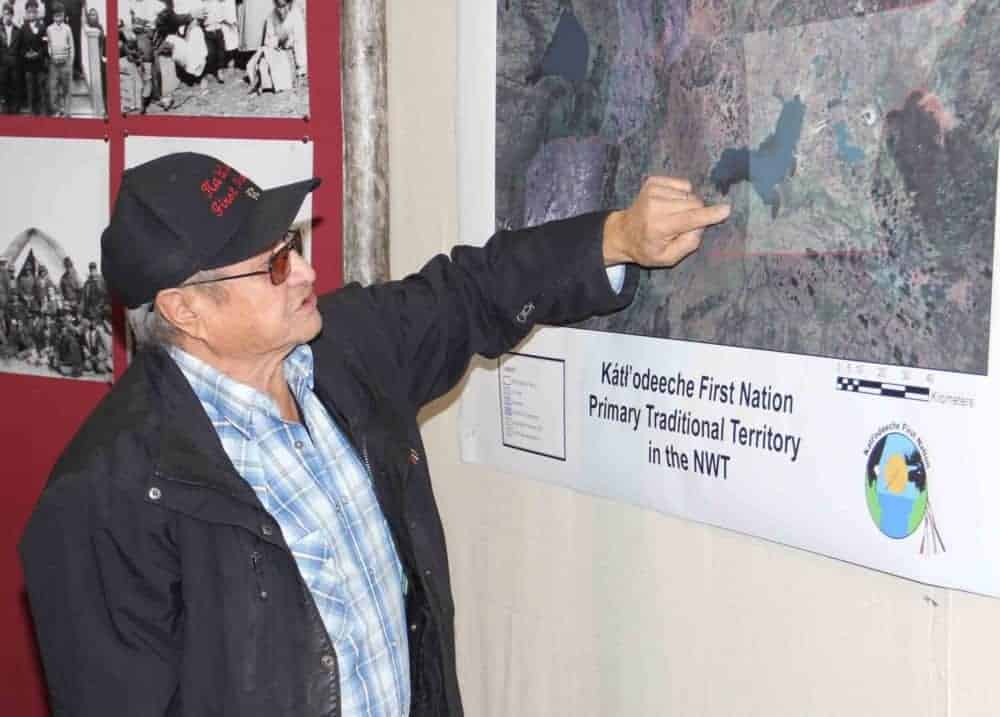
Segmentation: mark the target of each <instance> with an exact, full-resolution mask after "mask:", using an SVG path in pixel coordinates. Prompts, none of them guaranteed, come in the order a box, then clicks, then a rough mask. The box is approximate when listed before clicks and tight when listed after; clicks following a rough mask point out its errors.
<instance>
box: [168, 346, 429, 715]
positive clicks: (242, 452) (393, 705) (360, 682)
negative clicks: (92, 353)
mask: <svg viewBox="0 0 1000 717" xmlns="http://www.w3.org/2000/svg"><path fill="white" fill-rule="evenodd" d="M170 355H171V356H172V357H173V359H174V361H176V362H177V365H178V366H179V367H180V369H181V371H182V372H183V373H184V375H185V376H186V377H187V379H188V381H189V382H190V384H191V388H192V389H194V392H195V394H196V395H197V396H198V398H199V400H200V401H201V404H202V406H204V408H205V412H206V413H207V414H208V417H209V419H210V420H211V421H212V425H213V426H214V427H215V430H216V431H217V432H218V434H219V438H220V439H221V440H222V446H223V448H224V449H225V451H226V453H227V455H228V456H229V458H230V460H232V462H233V465H234V466H235V467H236V470H237V471H238V472H239V474H240V475H241V476H243V479H244V480H246V481H247V483H249V484H250V486H251V487H252V488H253V489H254V491H256V493H257V497H258V498H259V499H260V502H261V503H262V504H263V505H264V508H265V509H267V511H268V512H269V513H270V514H271V515H272V516H273V517H274V519H275V520H276V521H277V523H278V525H279V526H280V527H281V531H282V533H283V534H284V537H285V541H286V542H287V543H288V547H289V548H291V550H292V555H294V556H295V562H296V563H297V564H298V567H299V571H300V572H301V573H302V577H303V578H304V579H305V582H306V585H308V586H309V590H310V591H311V592H312V595H313V598H314V599H315V601H316V605H317V607H318V608H319V612H320V615H321V616H322V617H323V623H324V625H325V626H326V629H327V632H328V633H329V634H330V639H331V640H332V641H333V644H334V647H335V648H336V651H337V659H338V663H339V667H340V687H341V693H342V697H341V700H342V701H341V705H342V710H343V714H344V715H345V717H354V716H355V715H359V716H360V715H365V716H366V717H400V716H403V717H405V715H407V714H408V713H409V708H410V668H409V664H410V663H409V654H408V645H407V638H406V608H405V605H404V598H403V593H404V592H405V589H406V586H405V576H404V574H403V568H402V565H401V564H400V561H399V556H398V555H397V553H396V548H395V545H394V543H393V541H392V536H391V535H390V533H389V526H388V525H387V523H386V520H385V516H384V515H383V513H382V510H381V508H380V507H379V505H378V501H377V499H376V497H375V492H374V489H373V487H372V483H371V478H370V476H369V474H368V471H367V470H366V469H365V467H364V465H363V464H362V463H361V461H360V460H359V459H358V455H357V453H356V451H355V450H354V448H353V447H352V446H351V445H350V443H349V442H348V441H347V439H346V438H345V437H344V435H343V434H342V433H341V431H340V430H339V429H338V428H337V425H336V424H335V423H334V422H333V420H332V419H331V418H330V416H329V414H328V413H327V412H326V409H324V408H323V405H322V404H321V403H320V401H319V399H318V398H317V397H316V395H315V394H314V393H313V390H312V389H313V355H312V349H310V348H309V347H308V346H304V345H303V346H299V347H298V348H296V349H295V350H294V351H292V352H291V353H290V354H289V355H288V357H287V358H286V359H285V362H284V370H285V379H286V380H287V381H288V386H289V387H290V388H291V390H292V393H293V394H294V395H295V398H296V400H297V401H298V403H299V407H300V410H301V413H302V419H303V421H304V422H305V426H303V425H302V424H299V423H291V422H289V421H285V420H284V419H283V418H282V417H281V414H280V412H279V411H278V406H277V404H276V403H275V402H274V401H273V400H272V399H271V398H270V397H269V396H267V395H265V394H263V393H261V392H260V391H257V390H256V389H254V388H251V387H250V386H246V385H244V384H241V383H238V382H237V381H234V380H233V379H231V378H229V377H227V376H225V375H224V374H222V373H221V372H219V371H217V370H216V369H214V368H212V367H211V366H209V365H208V364H206V363H204V362H203V361H200V360H199V359H196V358H195V357H193V356H191V355H190V354H188V353H185V352H184V351H182V350H180V349H178V348H176V347H174V348H172V349H171V350H170ZM306 427H308V430H306Z"/></svg>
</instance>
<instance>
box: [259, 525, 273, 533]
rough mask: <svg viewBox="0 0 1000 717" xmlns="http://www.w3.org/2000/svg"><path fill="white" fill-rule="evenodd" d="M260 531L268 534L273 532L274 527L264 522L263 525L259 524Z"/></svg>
mask: <svg viewBox="0 0 1000 717" xmlns="http://www.w3.org/2000/svg"><path fill="white" fill-rule="evenodd" d="M260 532H261V533H262V534H263V535H268V536H269V535H271V534H272V533H274V529H273V528H272V527H271V526H270V525H268V524H267V523H265V524H264V525H262V526H260Z"/></svg>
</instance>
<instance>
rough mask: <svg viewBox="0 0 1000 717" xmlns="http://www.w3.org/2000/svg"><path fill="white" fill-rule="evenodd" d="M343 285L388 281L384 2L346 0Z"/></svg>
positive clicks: (343, 31) (343, 20) (343, 34)
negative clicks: (353, 282) (352, 282)
mask: <svg viewBox="0 0 1000 717" xmlns="http://www.w3.org/2000/svg"><path fill="white" fill-rule="evenodd" d="M341 79H342V90H341V100H342V107H343V117H344V167H343V170H344V223H343V236H344V283H347V282H350V281H358V282H361V283H362V284H369V283H372V282H375V281H384V280H386V279H388V278H389V137H388V135H389V131H388V117H387V114H386V111H387V105H388V102H387V93H388V89H387V86H386V27H385V0H342V6H341Z"/></svg>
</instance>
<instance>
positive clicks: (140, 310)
mask: <svg viewBox="0 0 1000 717" xmlns="http://www.w3.org/2000/svg"><path fill="white" fill-rule="evenodd" d="M217 276H218V272H217V271H216V270H209V271H199V272H198V273H197V274H195V275H194V276H192V277H190V278H189V279H187V280H186V281H209V280H211V279H215V278H217ZM185 283H186V282H185ZM181 286H183V284H182V285H181ZM191 288H193V289H194V290H195V291H203V292H205V293H206V294H208V295H209V296H210V297H211V298H212V299H213V300H215V302H216V303H221V302H222V301H223V300H224V299H225V298H226V289H225V287H224V286H221V285H219V284H202V285H199V286H193V287H191ZM126 319H127V320H128V325H129V328H130V329H131V330H132V336H133V337H135V344H136V348H142V347H144V346H172V345H173V344H175V343H177V339H178V338H179V337H180V333H181V332H180V330H179V329H178V328H177V327H176V326H174V325H173V324H172V323H170V322H169V321H168V320H167V318H166V317H165V316H164V315H163V314H161V313H160V312H159V310H158V309H157V308H156V299H153V301H150V302H148V303H145V304H143V305H141V306H138V307H136V308H134V309H129V310H128V311H127V312H126Z"/></svg>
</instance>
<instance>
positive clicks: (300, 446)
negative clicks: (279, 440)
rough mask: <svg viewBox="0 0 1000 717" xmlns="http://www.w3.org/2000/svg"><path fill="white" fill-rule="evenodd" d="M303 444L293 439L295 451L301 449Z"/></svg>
mask: <svg viewBox="0 0 1000 717" xmlns="http://www.w3.org/2000/svg"><path fill="white" fill-rule="evenodd" d="M303 445H304V444H303V443H302V441H295V450H297V451H301V450H302V447H303Z"/></svg>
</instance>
